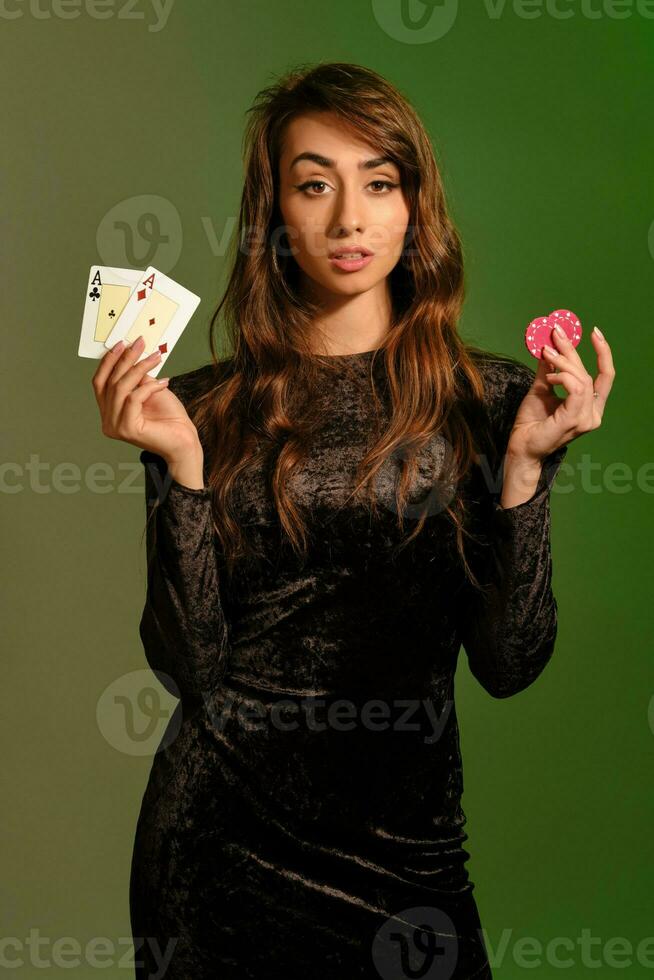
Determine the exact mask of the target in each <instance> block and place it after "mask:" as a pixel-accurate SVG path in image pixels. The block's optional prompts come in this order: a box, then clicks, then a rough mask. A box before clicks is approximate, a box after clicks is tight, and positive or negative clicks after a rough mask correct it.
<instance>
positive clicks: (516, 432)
mask: <svg viewBox="0 0 654 980" xmlns="http://www.w3.org/2000/svg"><path fill="white" fill-rule="evenodd" d="M561 333H562V334H563V336H561V335H560V334H559V333H558V331H557V330H556V329H555V330H553V331H552V340H553V342H554V343H555V344H556V353H554V352H552V353H551V354H549V353H548V350H547V348H544V349H543V356H542V358H540V360H539V363H538V369H537V371H536V377H535V378H534V383H533V384H532V386H531V388H530V389H529V391H528V392H527V394H526V395H525V397H524V398H523V400H522V402H521V403H520V406H519V408H518V411H517V413H516V417H515V421H514V423H513V428H512V430H511V434H510V436H509V443H508V447H507V454H508V455H510V456H513V457H516V458H519V459H524V460H525V461H526V460H530V461H538V462H542V461H543V460H544V459H545V457H546V456H549V454H550V453H552V452H554V450H555V449H558V448H559V446H563V445H565V444H566V443H568V442H571V441H572V440H573V439H576V438H577V436H580V435H582V434H583V433H584V432H590V431H591V430H592V429H597V428H599V426H600V425H601V424H602V416H603V414H604V407H605V405H606V401H607V399H608V397H609V392H610V391H611V387H612V385H613V379H614V378H615V369H614V367H613V356H612V354H611V348H610V347H609V345H608V343H607V341H606V340H604V339H602V338H601V337H600V335H599V334H598V333H597V331H596V330H593V331H592V332H591V337H592V340H593V346H594V348H595V352H596V354H597V366H598V373H597V377H596V378H595V380H593V378H592V377H591V375H590V374H589V373H588V372H587V370H586V368H585V367H584V364H583V361H582V360H581V358H580V357H579V354H578V353H577V350H576V348H575V347H574V345H573V344H572V343H571V341H570V340H568V338H567V336H566V335H565V334H564V333H563V331H561ZM554 368H558V374H557V373H555V370H554ZM555 384H561V385H563V386H564V387H565V388H566V389H567V391H568V395H567V397H566V398H559V396H558V395H556V394H555V393H554V391H553V389H552V386H553V385H555Z"/></svg>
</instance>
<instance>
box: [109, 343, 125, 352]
mask: <svg viewBox="0 0 654 980" xmlns="http://www.w3.org/2000/svg"><path fill="white" fill-rule="evenodd" d="M124 346H125V341H124V340H119V341H118V343H117V344H114V346H113V347H112V348H111V349H112V351H116V353H118V351H119V350H121V348H122V347H124Z"/></svg>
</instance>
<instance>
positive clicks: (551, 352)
mask: <svg viewBox="0 0 654 980" xmlns="http://www.w3.org/2000/svg"><path fill="white" fill-rule="evenodd" d="M543 350H544V351H545V353H546V354H547V355H548V356H549V357H558V356H559V352H558V351H557V350H554V348H553V347H548V346H547V344H545V346H544V347H543Z"/></svg>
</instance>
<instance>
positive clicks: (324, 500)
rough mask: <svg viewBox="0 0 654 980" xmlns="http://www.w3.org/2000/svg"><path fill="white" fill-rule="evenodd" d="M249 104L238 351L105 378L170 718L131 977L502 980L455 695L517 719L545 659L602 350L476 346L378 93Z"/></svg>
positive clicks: (357, 79)
mask: <svg viewBox="0 0 654 980" xmlns="http://www.w3.org/2000/svg"><path fill="white" fill-rule="evenodd" d="M251 112H252V116H251V118H250V120H249V123H248V130H247V141H246V146H247V153H246V169H245V186H244V191H243V199H242V205H241V213H240V224H239V229H238V237H237V242H238V245H239V248H238V250H237V251H236V253H235V255H234V257H233V267H232V269H231V276H230V279H229V284H228V287H227V290H226V293H225V296H224V297H223V300H222V302H221V303H220V305H219V307H218V309H217V310H216V313H215V315H214V319H213V321H212V328H213V327H214V326H215V324H216V322H217V316H218V313H219V312H220V310H221V309H222V307H223V306H224V307H225V321H226V324H227V326H228V329H229V331H230V337H231V342H232V349H233V354H232V355H231V356H229V357H227V358H222V359H220V358H219V357H218V356H217V354H216V348H215V343H214V340H215V338H214V337H213V332H212V338H211V345H212V355H213V360H212V363H210V364H207V365H205V366H203V367H201V368H198V369H197V370H194V371H190V372H188V373H186V374H182V375H179V376H177V377H174V378H171V379H170V383H169V384H168V386H167V387H166V384H165V383H164V384H162V383H161V381H160V380H154V379H152V378H151V377H150V376H149V375H147V373H146V372H147V370H148V369H151V368H152V367H153V365H154V364H156V360H157V358H156V357H150V358H147V359H142V360H139V357H140V355H141V353H142V349H143V347H142V342H140V343H139V342H135V343H134V344H133V345H132V347H131V348H128V349H126V350H125V349H122V350H121V349H120V348H114V350H112V351H110V352H108V353H107V354H106V356H105V357H104V358H103V360H102V362H101V364H100V366H99V368H98V371H97V373H96V375H95V378H94V388H95V391H96V395H97V398H98V402H99V405H100V409H101V414H102V419H103V432H104V433H105V435H107V436H109V437H110V438H116V439H122V440H125V441H126V442H129V443H131V444H132V445H135V446H138V447H140V448H141V449H142V450H143V452H142V453H141V457H140V458H141V460H142V461H143V463H144V464H145V467H146V493H147V513H148V525H147V552H148V585H147V597H146V603H145V608H144V611H143V617H142V620H141V624H140V634H141V638H142V641H143V645H144V648H145V654H146V657H147V660H148V662H149V664H150V666H151V667H152V669H153V670H155V671H156V672H157V674H158V676H159V678H160V680H161V681H162V683H164V684H165V685H166V686H167V687H168V689H169V690H171V691H173V692H174V693H175V694H176V695H177V696H178V697H179V698H180V704H179V705H178V709H177V712H181V715H182V718H181V724H180V725H179V731H178V733H177V734H176V736H175V737H174V738H172V740H171V739H170V738H168V739H167V738H166V737H164V740H163V742H162V746H161V750H160V751H159V752H158V754H157V755H156V756H155V759H154V762H153V766H152V771H151V774H150V779H149V782H148V786H147V789H146V792H145V795H144V799H143V805H142V810H141V814H140V818H139V822H138V828H137V834H136V842H135V847H134V855H133V864H132V876H131V887H130V905H131V916H132V928H133V932H134V937H135V950H136V957H137V963H140V964H142V965H140V966H139V967H138V968H137V976H138V977H154V976H162V975H163V976H166V977H167V978H171V977H174V978H182V977H183V978H187V977H189V978H190V977H193V980H200V978H204V977H207V978H208V977H211V978H212V980H213V978H215V977H220V978H221V980H223V978H228V977H230V978H231V977H233V978H237V977H238V978H239V980H241V978H245V977H251V978H263V977H266V978H269V977H278V976H279V977H289V978H295V977H298V978H299V977H302V978H311V980H327V978H337V977H338V978H348V980H352V978H354V977H406V976H418V975H419V976H438V977H461V978H463V977H489V976H491V973H490V968H489V964H488V959H487V955H486V950H485V947H484V942H483V935H482V933H481V931H480V929H481V926H480V922H479V918H478V913H477V907H476V903H475V899H474V897H473V887H474V886H473V883H472V882H471V881H470V879H469V877H468V874H467V870H466V868H465V861H466V860H467V859H468V857H469V854H468V852H467V851H466V850H465V849H464V848H463V846H462V845H463V843H464V841H465V840H466V839H467V834H466V833H465V830H464V824H465V815H464V812H463V810H462V808H461V802H460V801H461V794H462V788H463V784H462V771H461V756H460V751H459V736H458V728H457V719H456V712H455V707H454V701H453V695H454V672H455V668H456V663H457V657H458V653H459V649H460V646H461V644H463V646H464V648H465V651H466V654H467V657H468V660H469V664H470V667H471V670H472V672H473V674H474V676H475V677H476V678H477V679H478V680H479V682H480V683H481V684H482V685H483V686H484V688H485V689H486V690H487V691H488V692H489V693H490V694H491V695H492V696H494V697H497V698H501V697H509V696H511V695H513V694H515V693H517V692H519V691H521V690H523V689H524V688H526V687H527V686H528V685H530V684H531V683H533V681H535V679H536V678H537V677H538V675H539V674H540V673H541V671H542V670H543V668H544V667H545V665H546V663H547V662H548V660H549V658H550V657H551V655H552V652H553V649H554V641H555V636H556V628H557V607H556V601H555V599H554V597H553V595H552V591H551V555H550V541H549V535H550V510H549V492H550V487H551V483H552V481H553V479H554V476H555V474H556V471H557V469H558V467H559V465H560V462H561V460H562V458H563V456H564V455H565V453H566V452H567V443H569V442H570V441H571V440H572V439H573V438H576V437H577V436H578V435H580V434H581V433H583V432H587V431H590V430H592V429H595V428H597V426H598V425H599V424H600V419H601V415H602V411H603V409H604V405H605V402H606V399H607V397H608V394H609V390H610V388H611V383H612V379H613V375H614V372H613V366H612V359H611V352H610V349H609V346H608V344H607V343H606V342H605V341H603V340H602V339H600V336H599V335H598V334H595V333H593V335H592V336H593V345H594V347H595V350H596V353H597V359H598V364H599V373H598V376H597V378H596V380H595V382H593V379H592V378H591V377H590V376H589V374H588V373H587V372H586V370H585V368H584V366H583V363H582V361H581V359H580V358H579V356H578V354H577V352H576V350H575V349H574V347H573V346H572V344H570V342H569V341H567V339H565V338H563V337H562V338H558V337H557V338H556V340H555V343H556V350H554V349H552V350H551V352H550V353H548V355H547V359H541V360H540V361H539V366H538V370H537V372H536V373H535V374H534V372H533V371H531V369H529V368H527V367H525V366H524V365H522V364H521V363H520V362H517V361H514V360H512V359H510V358H503V357H500V356H493V355H489V354H486V353H485V352H483V351H481V350H479V349H477V348H472V347H470V346H468V345H466V344H464V342H463V341H462V340H461V338H460V337H459V335H458V333H457V321H458V318H459V314H460V310H461V306H462V301H463V270H462V256H461V248H460V243H459V239H458V237H457V233H456V231H455V229H454V227H453V225H452V223H451V221H450V219H449V217H448V214H447V210H446V206H445V200H444V194H443V188H442V184H441V180H440V177H439V173H438V169H437V166H436V163H435V161H434V157H433V153H432V149H431V146H430V143H429V139H428V136H427V134H426V132H425V130H424V128H423V126H422V124H421V122H420V121H419V119H418V117H417V116H416V114H415V112H414V110H413V109H412V108H411V106H410V105H409V104H408V103H407V101H406V100H405V99H404V98H403V96H402V95H401V94H400V93H399V92H398V91H397V90H396V89H395V88H394V87H393V86H392V85H390V84H389V83H388V82H387V81H385V80H384V79H383V78H381V77H380V76H379V75H377V74H376V73H374V72H373V71H370V70H368V69H366V68H362V67H360V66H357V65H345V64H319V65H317V66H315V67H313V68H310V69H303V70H299V71H293V72H290V73H289V74H288V75H287V76H286V77H284V78H283V79H281V81H279V82H278V83H277V84H275V85H273V86H271V87H270V88H268V89H266V90H264V91H263V92H262V93H261V94H260V96H259V98H258V100H257V102H256V104H255V106H254V107H253V109H252V110H251ZM347 249H350V250H352V249H355V250H361V249H363V250H366V251H368V252H370V253H372V254H371V257H368V258H367V259H365V260H361V259H359V260H353V259H350V260H347V259H343V258H339V257H338V254H335V253H343V251H344V250H347ZM556 368H558V369H559V370H558V373H556ZM555 383H561V384H562V385H563V386H564V387H565V388H566V390H567V397H566V398H565V399H560V398H559V397H558V396H557V395H556V394H555V393H554V391H553V385H554V384H555ZM177 712H176V717H175V718H174V719H173V720H172V721H171V726H174V730H175V731H177V725H178V723H179V722H180V718H179V715H178V714H177Z"/></svg>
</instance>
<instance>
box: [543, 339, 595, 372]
mask: <svg viewBox="0 0 654 980" xmlns="http://www.w3.org/2000/svg"><path fill="white" fill-rule="evenodd" d="M555 336H556V330H553V331H552V337H555ZM558 342H559V344H560V347H559V349H558V350H557V349H556V348H555V347H551V346H549V345H547V344H546V345H545V346H544V347H543V356H544V357H545V358H546V359H547V360H549V361H550V363H551V364H553V365H554V367H558V368H561V369H562V370H565V371H569V372H570V374H574V375H576V377H578V378H579V380H580V381H583V380H584V379H590V375H589V373H588V371H587V370H586V368H585V367H584V362H583V361H582V360H581V358H580V357H579V355H578V354H577V352H576V351H575V349H574V347H573V345H572V343H571V342H570V341H569V340H568V339H567V338H566V343H567V344H568V345H569V350H565V351H564V350H562V347H563V341H558ZM570 350H571V351H572V352H573V353H574V354H575V357H576V360H575V359H574V358H572V357H571V356H570ZM591 380H592V379H591Z"/></svg>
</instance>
